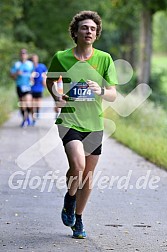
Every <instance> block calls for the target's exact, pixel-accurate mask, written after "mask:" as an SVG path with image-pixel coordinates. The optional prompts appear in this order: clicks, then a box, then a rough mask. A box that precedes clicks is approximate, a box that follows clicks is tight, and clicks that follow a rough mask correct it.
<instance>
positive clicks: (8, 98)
mask: <svg viewBox="0 0 167 252" xmlns="http://www.w3.org/2000/svg"><path fill="white" fill-rule="evenodd" d="M16 107H17V96H16V91H15V85H12V86H8V87H0V115H1V116H0V125H2V124H3V123H4V122H5V121H6V120H7V119H8V118H9V116H10V112H11V111H13V110H14V109H16Z"/></svg>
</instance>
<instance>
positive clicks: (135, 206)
mask: <svg viewBox="0 0 167 252" xmlns="http://www.w3.org/2000/svg"><path fill="white" fill-rule="evenodd" d="M52 111H53V109H52V108H51V109H50V112H52ZM46 112H47V110H46V109H43V113H42V114H41V116H42V118H40V119H39V120H38V122H37V124H36V126H35V127H27V128H24V129H22V128H20V127H19V123H20V120H21V118H20V117H19V114H18V112H15V113H13V114H12V115H11V118H10V120H8V121H7V122H6V123H5V124H4V125H3V126H2V127H1V128H0V142H1V145H0V251H4V252H15V251H16V252H17V251H18V252H19V251H26V252H52V251H53V252H55V251H56V252H57V251H61V252H67V251H68V252H73V251H76V252H96V251H97V252H100V251H102V252H104V251H114V252H124V251H127V252H135V251H140V252H163V251H167V197H166V194H167V173H166V172H165V171H164V170H162V169H160V168H158V167H156V166H155V165H153V164H151V163H149V162H147V161H146V160H145V159H143V158H142V157H140V156H138V155H137V154H135V153H134V152H132V151H131V150H130V149H128V148H126V147H124V146H122V145H121V144H119V143H117V142H116V141H115V140H113V139H111V138H110V139H107V140H106V141H105V142H104V144H103V154H102V155H101V158H100V161H99V163H98V166H97V169H96V173H95V176H94V187H93V191H92V194H91V197H90V199H89V202H88V204H87V207H86V209H85V212H84V216H83V221H84V225H85V229H86V231H87V234H88V238H87V239H86V240H77V239H73V238H71V234H72V233H71V230H70V228H68V227H65V226H64V225H63V224H62V222H61V218H60V212H61V208H62V205H63V195H64V194H65V192H66V189H65V183H64V175H65V172H66V169H67V167H68V164H67V160H66V156H65V154H64V151H63V147H62V144H61V142H60V141H59V138H58V135H57V128H56V126H55V125H54V116H53V114H52V115H50V117H48V113H46Z"/></svg>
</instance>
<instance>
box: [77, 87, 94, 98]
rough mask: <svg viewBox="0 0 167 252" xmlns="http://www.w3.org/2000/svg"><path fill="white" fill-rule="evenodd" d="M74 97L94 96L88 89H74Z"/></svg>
mask: <svg viewBox="0 0 167 252" xmlns="http://www.w3.org/2000/svg"><path fill="white" fill-rule="evenodd" d="M73 92H74V96H89V95H91V94H92V92H91V90H90V89H88V88H76V87H75V88H73Z"/></svg>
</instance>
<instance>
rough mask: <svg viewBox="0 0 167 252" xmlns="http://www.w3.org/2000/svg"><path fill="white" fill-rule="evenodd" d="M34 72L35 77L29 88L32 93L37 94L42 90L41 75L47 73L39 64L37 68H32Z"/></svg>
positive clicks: (45, 68) (44, 67) (43, 66)
mask: <svg viewBox="0 0 167 252" xmlns="http://www.w3.org/2000/svg"><path fill="white" fill-rule="evenodd" d="M34 71H35V76H34V84H33V86H32V88H31V91H32V92H33V93H37V92H43V90H44V86H43V83H42V82H43V74H45V73H46V72H47V67H46V66H45V65H44V64H42V63H39V64H38V66H37V67H35V68H34Z"/></svg>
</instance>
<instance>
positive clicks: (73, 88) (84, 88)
mask: <svg viewBox="0 0 167 252" xmlns="http://www.w3.org/2000/svg"><path fill="white" fill-rule="evenodd" d="M69 99H70V100H72V101H73V100H75V101H94V100H95V94H94V93H93V91H92V90H90V89H89V88H88V84H87V83H86V82H72V83H71V84H70V92H69Z"/></svg>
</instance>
